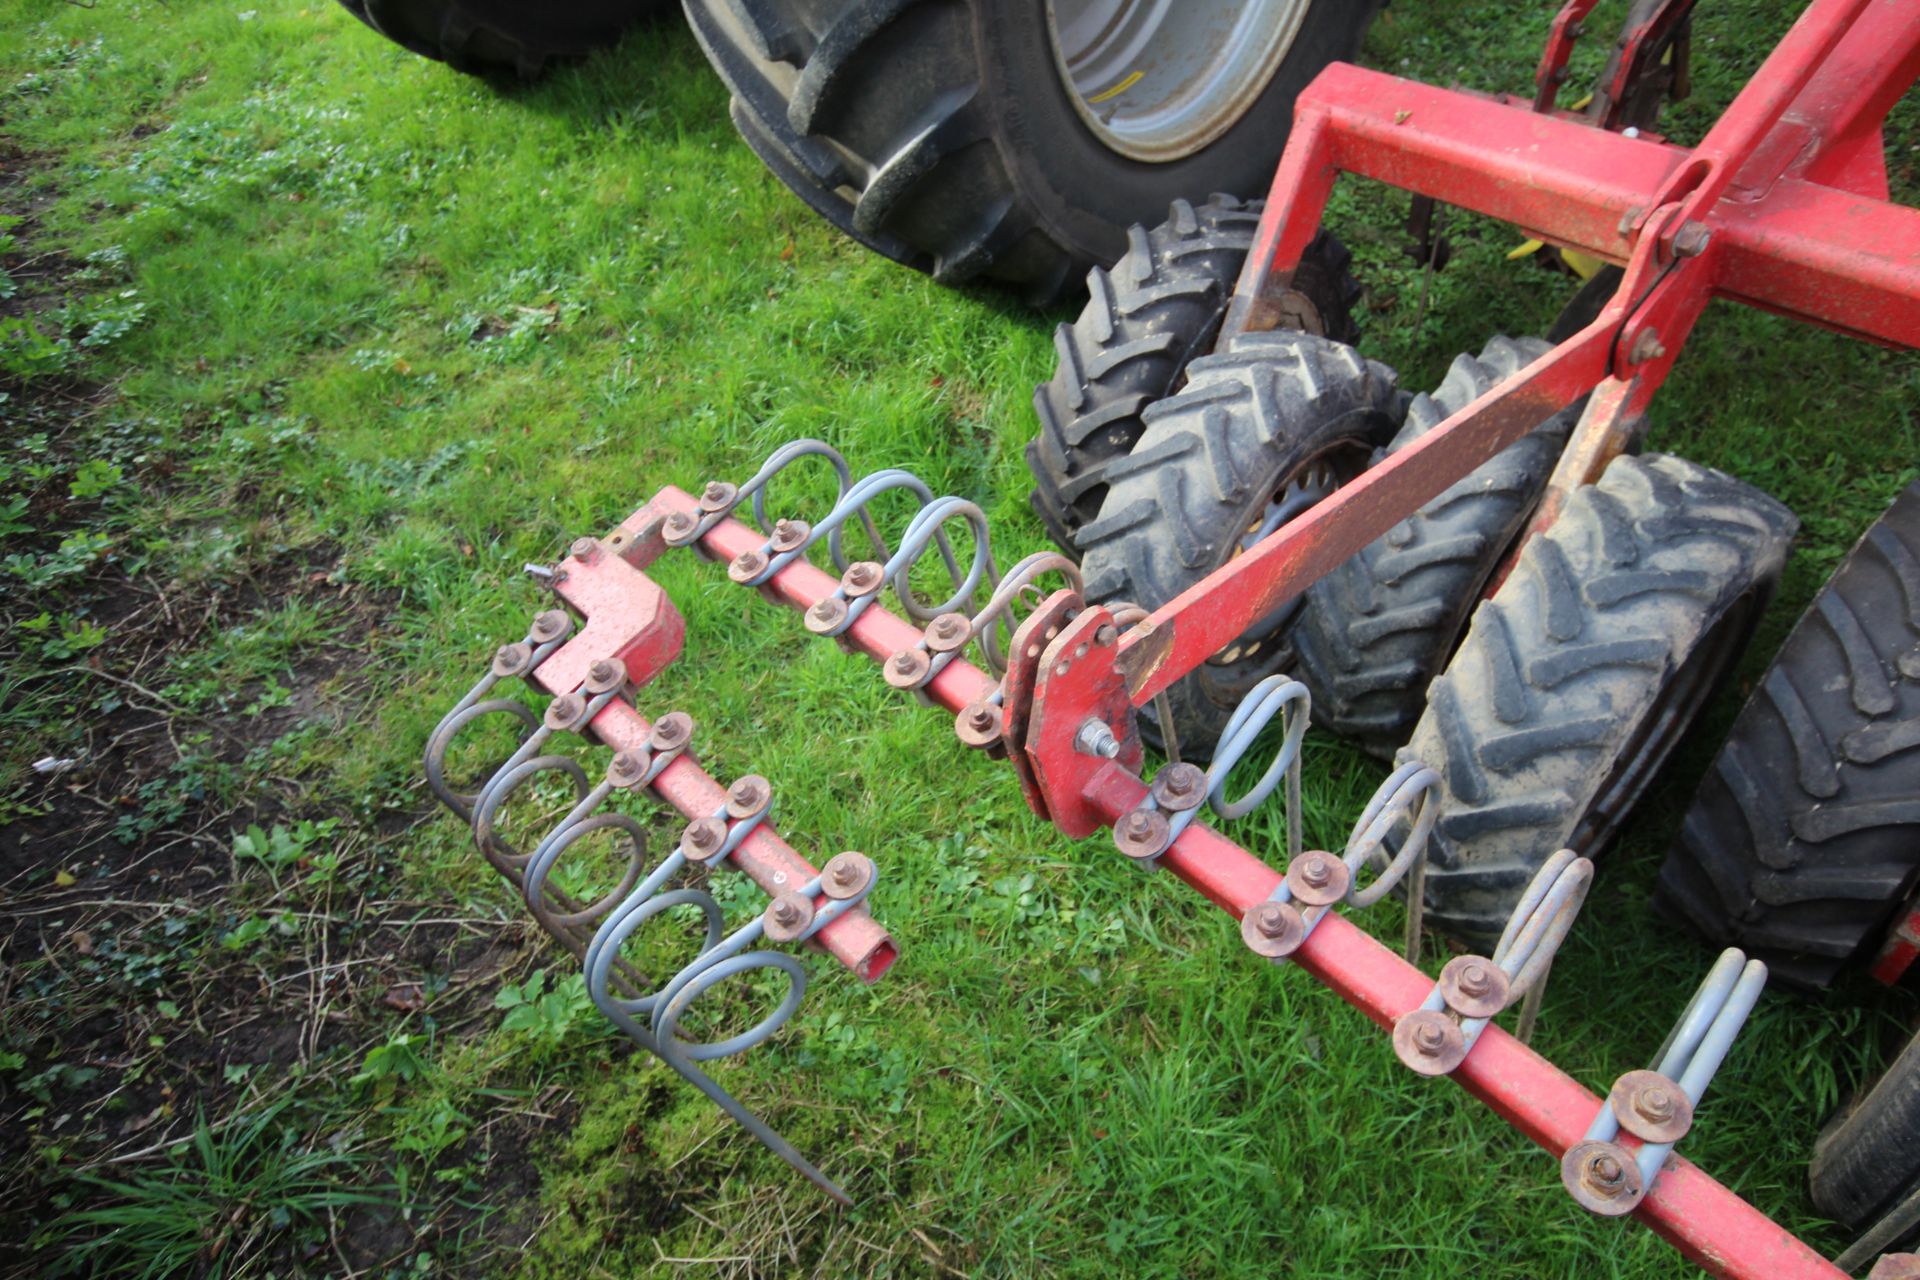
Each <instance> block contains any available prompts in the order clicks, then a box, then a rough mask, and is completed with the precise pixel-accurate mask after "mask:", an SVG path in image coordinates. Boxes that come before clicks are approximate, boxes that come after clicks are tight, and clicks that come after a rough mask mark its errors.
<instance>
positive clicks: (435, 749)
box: [426, 698, 540, 823]
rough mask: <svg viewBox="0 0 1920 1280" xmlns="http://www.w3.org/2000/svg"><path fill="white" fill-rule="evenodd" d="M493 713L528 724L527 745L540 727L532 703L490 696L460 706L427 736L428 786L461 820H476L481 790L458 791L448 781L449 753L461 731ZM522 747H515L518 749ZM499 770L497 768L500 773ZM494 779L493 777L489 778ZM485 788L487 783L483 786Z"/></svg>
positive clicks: (525, 736) (524, 739)
mask: <svg viewBox="0 0 1920 1280" xmlns="http://www.w3.org/2000/svg"><path fill="white" fill-rule="evenodd" d="M490 715H514V716H518V717H519V718H520V721H521V723H522V724H524V725H525V726H526V734H525V735H523V736H522V737H521V739H520V742H521V746H522V747H524V745H525V744H526V741H527V738H528V737H531V736H532V735H533V734H535V733H537V732H539V730H540V717H539V715H538V714H537V713H536V712H535V711H534V709H533V708H532V707H529V706H528V705H527V704H526V703H524V702H521V701H520V700H519V699H517V698H489V699H487V700H486V701H484V702H474V703H469V704H468V705H466V706H464V707H462V708H460V709H459V710H457V711H455V712H454V713H453V714H451V715H449V716H448V717H447V718H446V719H444V720H442V721H441V722H440V724H439V727H437V728H436V729H435V730H434V731H433V734H432V736H431V737H429V738H428V739H427V750H426V771H427V787H428V789H429V790H431V791H432V792H433V794H434V795H435V796H436V797H437V798H438V799H439V801H440V803H441V804H444V805H446V806H447V808H449V809H451V810H453V812H454V813H455V814H456V815H458V816H459V818H460V820H461V821H462V822H467V823H471V822H472V821H473V806H474V805H475V804H477V803H479V800H480V793H479V792H474V793H473V794H471V795H469V794H466V793H464V792H459V791H455V790H454V789H453V786H452V784H450V783H449V782H448V781H447V753H448V752H449V751H451V750H452V749H453V741H454V739H455V738H457V737H459V736H460V731H461V730H462V729H464V728H466V727H467V726H468V725H470V724H472V723H473V722H474V721H476V720H478V719H480V718H481V717H482V716H490ZM519 750H520V748H519V747H516V748H515V751H516V753H517V752H518V751H519ZM498 772H499V770H497V769H496V770H495V773H496V774H497V773H498ZM489 781H491V778H490V779H489ZM484 789H485V786H484V784H483V785H482V790H484Z"/></svg>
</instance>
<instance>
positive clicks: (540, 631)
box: [529, 609, 573, 644]
mask: <svg viewBox="0 0 1920 1280" xmlns="http://www.w3.org/2000/svg"><path fill="white" fill-rule="evenodd" d="M572 629H573V619H572V617H570V616H569V615H568V613H567V611H566V610H565V609H544V610H542V611H541V612H539V613H536V614H534V615H533V626H532V627H531V628H529V630H530V631H531V632H532V634H533V638H534V640H535V641H536V642H538V643H540V644H545V643H546V642H547V641H549V640H558V639H559V638H560V637H561V636H563V635H565V634H567V632H569V631H571V630H572Z"/></svg>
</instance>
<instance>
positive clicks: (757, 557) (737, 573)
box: [727, 550, 767, 582]
mask: <svg viewBox="0 0 1920 1280" xmlns="http://www.w3.org/2000/svg"><path fill="white" fill-rule="evenodd" d="M766 567H767V557H766V554H765V553H764V552H761V551H757V550H756V551H742V552H741V553H740V554H739V555H737V556H735V557H734V558H733V563H732V564H730V565H728V566H727V576H728V577H729V578H732V579H733V580H734V581H735V582H751V581H752V580H753V579H755V578H757V577H759V576H760V575H761V573H763V572H765V570H766Z"/></svg>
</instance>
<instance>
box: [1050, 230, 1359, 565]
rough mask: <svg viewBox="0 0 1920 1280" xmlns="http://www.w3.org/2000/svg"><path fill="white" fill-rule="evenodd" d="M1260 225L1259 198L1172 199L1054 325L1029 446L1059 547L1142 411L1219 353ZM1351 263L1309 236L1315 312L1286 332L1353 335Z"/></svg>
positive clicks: (1096, 503)
mask: <svg viewBox="0 0 1920 1280" xmlns="http://www.w3.org/2000/svg"><path fill="white" fill-rule="evenodd" d="M1259 223H1260V201H1258V200H1255V201H1251V202H1246V201H1241V200H1237V199H1235V198H1234V197H1232V196H1225V195H1216V196H1213V197H1212V198H1211V199H1209V200H1208V201H1207V202H1206V203H1205V204H1200V205H1194V204H1190V203H1188V202H1187V201H1185V200H1176V201H1174V202H1173V208H1172V210H1171V211H1170V212H1169V214H1168V216H1167V220H1166V221H1165V222H1163V223H1161V224H1160V225H1159V226H1157V227H1155V228H1154V229H1153V230H1151V231H1147V230H1145V229H1143V228H1141V227H1138V226H1135V227H1134V228H1133V229H1132V230H1130V231H1128V233H1127V251H1126V253H1125V254H1123V255H1122V256H1121V258H1120V260H1119V261H1118V262H1116V263H1114V264H1113V266H1112V268H1111V269H1108V268H1104V267H1095V268H1094V269H1093V270H1091V271H1089V272H1088V273H1087V305H1086V308H1085V309H1084V310H1082V311H1081V313H1080V318H1079V319H1078V320H1075V321H1074V322H1073V323H1072V324H1063V325H1061V326H1060V327H1059V328H1057V329H1055V330H1054V333H1053V346H1054V350H1055V351H1056V352H1057V353H1058V355H1059V360H1058V362H1057V363H1056V364H1055V366H1054V370H1053V377H1052V378H1051V379H1049V380H1048V381H1046V382H1044V383H1042V384H1041V385H1040V386H1038V387H1035V388H1034V392H1033V411H1034V413H1035V415H1036V416H1037V417H1038V418H1039V419H1040V434H1039V436H1038V437H1037V438H1036V439H1035V440H1034V441H1033V442H1032V443H1031V444H1029V445H1028V446H1027V467H1028V469H1029V470H1031V471H1032V472H1033V495H1032V502H1033V509H1034V511H1035V512H1037V513H1038V514H1039V516H1040V519H1041V521H1042V523H1044V524H1045V525H1046V526H1047V532H1048V533H1049V534H1051V535H1052V536H1053V540H1054V541H1055V542H1057V543H1058V544H1059V545H1060V547H1061V549H1062V550H1065V551H1067V552H1069V553H1072V552H1073V551H1074V550H1075V546H1074V536H1075V534H1077V533H1078V532H1079V530H1080V527H1081V526H1082V525H1084V524H1086V523H1087V521H1089V520H1091V519H1093V518H1094V517H1095V516H1097V515H1099V514H1100V503H1101V501H1102V500H1103V499H1105V497H1106V494H1107V481H1106V474H1107V468H1108V467H1109V466H1111V465H1112V464H1113V463H1114V462H1115V461H1116V460H1118V459H1120V458H1124V457H1126V456H1127V454H1128V453H1129V452H1130V451H1131V450H1132V449H1133V444H1134V441H1136V440H1138V439H1139V438H1140V432H1141V431H1142V430H1144V427H1143V426H1142V424H1141V421H1140V411H1141V410H1142V409H1144V408H1146V406H1148V405H1150V404H1152V403H1153V402H1154V401H1156V400H1161V399H1164V398H1166V397H1167V396H1170V395H1172V394H1173V393H1174V392H1175V391H1176V390H1177V389H1178V388H1179V387H1180V385H1181V384H1182V383H1183V382H1184V381H1185V380H1186V376H1187V365H1188V363H1189V362H1190V361H1192V360H1193V359H1194V358H1195V357H1197V356H1200V355H1203V354H1205V353H1206V352H1207V351H1208V350H1210V349H1211V348H1212V346H1213V341H1214V338H1215V336H1216V335H1217V334H1218V333H1219V332H1220V320H1221V317H1222V316H1224V315H1225V314H1226V310H1227V302H1228V300H1229V299H1231V298H1232V296H1233V285H1234V281H1236V280H1237V279H1238V278H1239V276H1240V268H1241V266H1242V265H1243V264H1244V263H1245V262H1246V259H1247V250H1248V249H1250V248H1251V247H1252V246H1253V233H1254V229H1255V228H1256V227H1257V226H1258V225H1259ZM1352 259H1353V255H1351V254H1349V253H1348V252H1347V250H1346V246H1345V245H1342V244H1341V243H1340V242H1339V241H1338V240H1336V239H1335V238H1334V237H1333V235H1332V234H1331V233H1330V232H1326V231H1322V232H1321V233H1320V234H1319V235H1317V236H1315V237H1314V239H1313V242H1312V243H1311V244H1310V245H1308V246H1307V251H1306V253H1305V254H1304V255H1303V256H1302V258H1301V260H1300V269H1299V271H1298V272H1297V273H1296V274H1295V276H1294V284H1293V287H1294V290H1295V291H1296V292H1297V293H1299V294H1300V295H1301V296H1302V297H1303V298H1304V299H1306V300H1307V302H1308V303H1309V304H1310V310H1309V309H1303V310H1302V312H1301V313H1300V314H1298V315H1296V316H1294V317H1291V318H1292V319H1294V320H1295V321H1296V323H1294V324H1293V325H1292V326H1291V327H1293V328H1297V329H1303V330H1305V331H1306V332H1308V333H1318V334H1322V335H1324V336H1326V337H1329V338H1332V339H1334V340H1335V341H1337V342H1346V343H1352V342H1354V341H1356V340H1357V339H1358V337H1359V334H1358V332H1357V331H1356V329H1355V327H1354V323H1353V306H1354V303H1355V302H1356V301H1357V300H1358V299H1359V296H1360V282H1359V281H1357V280H1355V279H1354V278H1353V273H1352V272H1351V271H1349V270H1348V269H1347V268H1348V264H1349V263H1350V262H1351V261H1352Z"/></svg>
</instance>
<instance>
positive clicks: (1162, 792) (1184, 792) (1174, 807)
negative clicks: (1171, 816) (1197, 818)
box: [1148, 761, 1207, 813]
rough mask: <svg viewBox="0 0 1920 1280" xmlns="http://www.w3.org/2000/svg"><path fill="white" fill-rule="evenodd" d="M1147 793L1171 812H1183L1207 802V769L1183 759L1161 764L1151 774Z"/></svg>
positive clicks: (1156, 802)
mask: <svg viewBox="0 0 1920 1280" xmlns="http://www.w3.org/2000/svg"><path fill="white" fill-rule="evenodd" d="M1148 794H1150V795H1151V796H1152V797H1153V802H1154V803H1155V804H1157V805H1159V806H1160V807H1161V808H1162V809H1166V810H1168V811H1169V812H1171V813H1185V812H1186V811H1187V810H1189V809H1198V808H1199V807H1200V806H1201V805H1203V804H1205V803H1206V802H1207V771H1206V770H1205V769H1202V768H1201V767H1200V766H1199V765H1197V764H1189V763H1186V762H1184V761H1182V762H1180V763H1177V764H1169V765H1162V766H1161V768H1160V772H1158V773H1156V774H1154V775H1153V786H1152V787H1151V788H1149V790H1148Z"/></svg>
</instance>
